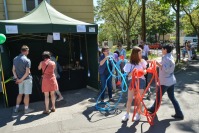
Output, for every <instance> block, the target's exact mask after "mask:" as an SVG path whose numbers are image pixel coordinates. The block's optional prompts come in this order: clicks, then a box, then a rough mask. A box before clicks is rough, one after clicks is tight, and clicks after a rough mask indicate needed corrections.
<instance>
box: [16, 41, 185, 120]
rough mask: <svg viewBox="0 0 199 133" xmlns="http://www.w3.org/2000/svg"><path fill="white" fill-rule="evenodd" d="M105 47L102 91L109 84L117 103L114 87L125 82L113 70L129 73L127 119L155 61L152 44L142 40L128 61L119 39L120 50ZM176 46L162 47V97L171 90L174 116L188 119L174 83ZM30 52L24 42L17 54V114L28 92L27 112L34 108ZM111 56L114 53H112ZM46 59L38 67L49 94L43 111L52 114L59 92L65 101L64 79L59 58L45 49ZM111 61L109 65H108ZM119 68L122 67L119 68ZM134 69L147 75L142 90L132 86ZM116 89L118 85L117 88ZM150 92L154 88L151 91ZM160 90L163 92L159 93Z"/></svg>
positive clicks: (151, 108) (144, 76) (26, 98)
mask: <svg viewBox="0 0 199 133" xmlns="http://www.w3.org/2000/svg"><path fill="white" fill-rule="evenodd" d="M104 44H105V46H104V47H102V49H101V54H100V57H99V75H100V82H101V91H103V89H104V88H106V87H107V89H108V97H109V102H114V99H113V96H112V94H113V86H120V85H121V84H117V82H118V81H120V82H121V80H122V79H121V78H114V77H111V75H110V70H111V71H112V72H113V70H114V72H113V73H115V74H116V75H118V72H117V71H116V69H117V70H120V72H121V73H126V74H127V76H126V81H127V85H128V99H127V103H126V113H125V115H124V116H123V117H122V121H127V120H128V119H129V117H130V115H129V113H130V108H131V105H132V101H133V99H134V96H135V94H136V93H140V94H142V93H143V92H144V89H145V88H146V86H147V84H148V83H147V71H146V70H147V67H148V65H149V64H150V63H151V62H152V61H151V60H148V55H149V47H148V46H147V45H146V44H145V43H144V42H141V44H140V45H139V46H134V47H133V48H132V51H131V55H130V58H129V61H128V62H125V59H126V50H125V49H124V48H123V47H122V44H121V42H118V45H117V50H116V51H114V53H111V52H110V51H109V47H108V42H105V43H104ZM172 49H173V48H172V46H170V45H165V46H163V47H162V60H161V62H157V66H158V67H159V80H160V84H159V86H161V89H162V96H163V95H164V93H165V92H167V94H168V97H169V99H170V100H171V102H172V104H173V106H174V108H175V114H174V115H172V117H174V118H178V119H184V115H183V113H182V111H181V108H180V105H179V103H178V101H177V100H176V98H175V95H174V85H175V83H176V79H175V76H174V69H175V62H174V58H173V56H172V54H171V51H172ZM28 54H29V48H28V46H26V45H23V46H22V48H21V53H20V54H19V55H18V56H16V57H15V58H14V60H13V69H12V72H13V75H14V78H15V79H16V84H18V87H19V94H18V96H17V99H16V107H15V109H14V112H15V113H17V112H18V111H19V105H20V103H21V101H22V98H23V95H24V99H23V101H24V106H25V107H24V113H30V112H32V111H33V109H31V108H29V99H30V98H29V95H30V94H31V93H32V76H31V71H30V68H31V61H30V59H28V57H27V55H28ZM110 55H111V56H110ZM110 58H113V61H114V63H115V64H117V62H119V64H118V65H113V63H112V60H110ZM42 59H43V61H41V62H40V63H39V66H38V70H42V84H41V90H42V92H43V93H44V97H45V100H44V102H45V109H44V111H43V114H49V113H50V112H55V110H56V106H55V101H56V96H55V95H56V94H57V95H58V96H59V98H58V99H57V101H60V100H63V96H62V95H61V93H60V91H59V87H58V82H57V79H59V78H60V75H59V73H58V72H57V61H56V58H55V57H54V56H53V54H52V53H51V52H50V51H44V52H43V53H42ZM107 64H108V65H107ZM115 67H118V68H115ZM134 69H137V70H142V71H143V72H144V74H143V75H142V76H141V77H137V78H138V80H139V82H140V84H139V86H138V87H139V92H136V91H135V85H132V84H131V82H132V74H131V73H132V71H133V70H134ZM115 89H116V87H115ZM149 92H150V90H149ZM158 93H159V92H158ZM50 99H51V100H50ZM104 100H105V92H104V91H103V92H102V95H101V102H104ZM160 100H161V99H160V96H159V97H158V99H157V101H154V104H153V105H152V106H151V107H150V108H148V111H149V112H150V113H153V112H154V111H155V105H156V103H158V104H159V103H160ZM50 101H51V108H49V102H50ZM139 108H140V109H142V108H143V106H142V104H141V101H140V102H139ZM140 118H141V116H140V112H136V114H135V117H134V118H133V119H134V120H135V121H138V120H140Z"/></svg>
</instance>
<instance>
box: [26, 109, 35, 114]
mask: <svg viewBox="0 0 199 133" xmlns="http://www.w3.org/2000/svg"><path fill="white" fill-rule="evenodd" d="M33 111H34V110H33V109H31V108H28V109H25V110H24V113H25V114H28V113H31V112H33Z"/></svg>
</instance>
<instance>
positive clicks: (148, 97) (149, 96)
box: [146, 91, 151, 100]
mask: <svg viewBox="0 0 199 133" xmlns="http://www.w3.org/2000/svg"><path fill="white" fill-rule="evenodd" d="M146 98H147V99H148V100H150V99H151V92H150V91H149V92H148V93H147V96H146Z"/></svg>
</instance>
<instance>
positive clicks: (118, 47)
mask: <svg viewBox="0 0 199 133" xmlns="http://www.w3.org/2000/svg"><path fill="white" fill-rule="evenodd" d="M117 51H118V52H119V54H120V56H124V59H126V50H125V49H124V48H122V43H121V42H120V41H119V42H118V44H117Z"/></svg>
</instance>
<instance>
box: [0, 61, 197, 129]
mask: <svg viewBox="0 0 199 133" xmlns="http://www.w3.org/2000/svg"><path fill="white" fill-rule="evenodd" d="M198 75H199V61H198V60H196V61H191V62H190V63H189V65H188V66H187V67H184V68H183V69H182V70H181V71H180V72H178V73H176V78H177V84H176V86H175V88H176V92H175V95H176V98H177V100H178V101H179V104H180V106H181V108H182V111H183V113H184V116H185V118H184V120H177V119H174V118H172V117H171V115H172V114H174V108H173V106H172V104H171V102H170V101H169V99H168V97H167V94H165V95H164V97H163V100H162V105H161V107H160V109H159V111H158V113H157V117H156V118H155V120H154V126H150V125H149V124H148V123H147V121H146V118H145V117H144V116H142V118H141V120H140V121H139V122H131V120H129V121H128V122H127V123H121V118H122V116H123V115H124V114H125V107H124V105H125V102H126V93H125V94H124V96H123V99H122V101H121V102H120V103H119V106H118V111H117V113H114V112H112V113H104V114H103V113H100V112H99V111H97V110H96V109H95V107H94V105H95V99H96V98H97V96H98V93H97V92H96V91H93V90H92V89H80V90H73V91H67V92H64V93H63V96H64V99H65V101H61V102H58V103H57V110H56V112H55V113H51V114H50V115H43V114H42V110H43V108H44V103H43V101H41V102H36V103H32V104H31V105H30V107H31V108H34V109H35V112H33V113H30V114H26V115H24V114H23V113H19V114H14V113H13V112H12V109H13V108H7V109H1V110H0V133H27V132H28V133H35V132H38V133H40V132H42V133H55V132H56V133H93V132H95V133H199V113H198V108H199V90H198V88H199V76H198ZM152 88H153V87H152ZM153 96H154V95H153ZM153 96H152V99H151V100H150V101H148V100H145V102H146V104H147V105H150V104H152V103H153V99H154V98H155V97H153ZM117 97H118V95H117V93H116V94H115V96H114V98H115V100H117ZM21 108H22V107H21ZM132 109H133V107H132Z"/></svg>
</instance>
